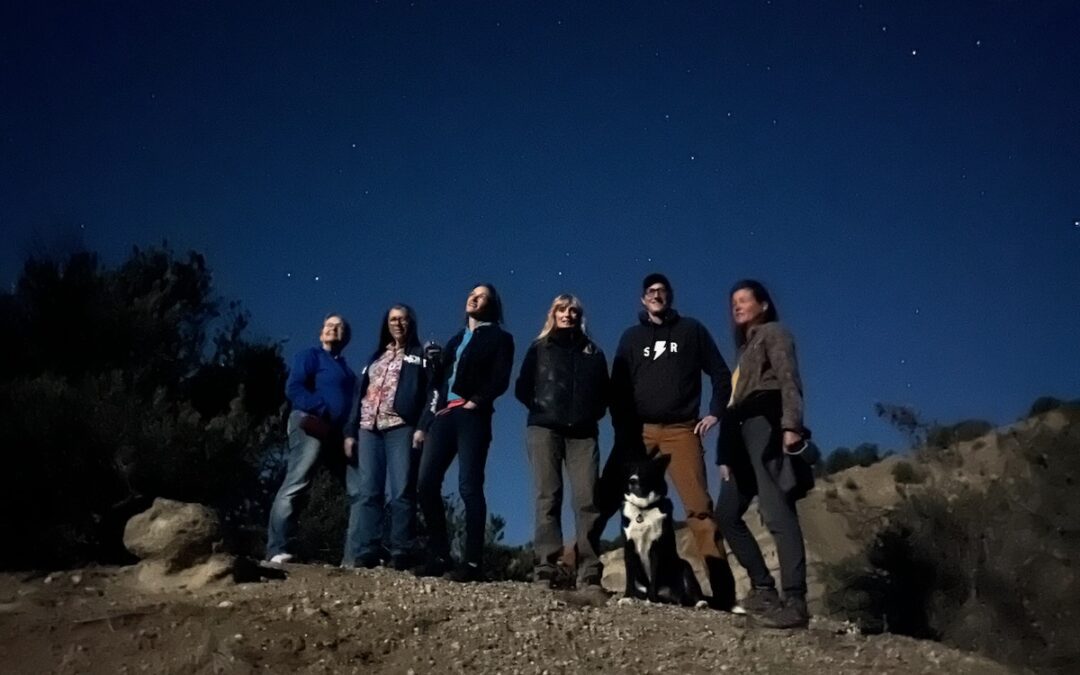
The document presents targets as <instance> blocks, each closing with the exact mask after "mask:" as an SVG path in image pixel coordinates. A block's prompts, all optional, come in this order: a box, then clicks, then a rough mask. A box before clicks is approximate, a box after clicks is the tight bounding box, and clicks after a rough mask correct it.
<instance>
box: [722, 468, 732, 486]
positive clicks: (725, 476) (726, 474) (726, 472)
mask: <svg viewBox="0 0 1080 675" xmlns="http://www.w3.org/2000/svg"><path fill="white" fill-rule="evenodd" d="M720 480H721V482H724V483H730V482H731V467H730V466H728V465H727V464H721V465H720Z"/></svg>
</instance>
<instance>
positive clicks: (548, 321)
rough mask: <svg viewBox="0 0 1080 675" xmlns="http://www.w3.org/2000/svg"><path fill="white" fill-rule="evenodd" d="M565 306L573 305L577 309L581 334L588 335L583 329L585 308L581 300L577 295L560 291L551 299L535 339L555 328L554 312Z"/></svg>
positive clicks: (539, 338)
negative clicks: (541, 326) (542, 325)
mask: <svg viewBox="0 0 1080 675" xmlns="http://www.w3.org/2000/svg"><path fill="white" fill-rule="evenodd" d="M567 307H574V308H576V309H577V311H578V316H579V317H580V321H579V323H578V327H579V328H581V333H582V334H583V335H586V336H587V335H588V332H586V330H585V308H584V307H582V305H581V300H578V299H577V296H574V295H570V294H569V293H560V294H559V295H556V296H555V299H554V300H552V301H551V309H549V310H548V312H547V318H545V319H544V327H543V328H542V329H541V330H540V334H539V335H537V336H536V339H537V340H543V339H544V338H546V337H547V336H548V335H550V334H551V331H553V330H555V312H556V311H557V310H560V309H566V308H567Z"/></svg>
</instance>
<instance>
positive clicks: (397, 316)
mask: <svg viewBox="0 0 1080 675" xmlns="http://www.w3.org/2000/svg"><path fill="white" fill-rule="evenodd" d="M429 375H430V366H429V363H428V359H427V357H426V356H425V355H424V352H423V349H422V348H421V346H420V340H419V339H418V338H417V327H416V315H415V313H414V312H413V310H412V308H411V307H409V306H408V305H394V306H393V307H391V308H390V309H389V310H388V311H387V312H386V315H385V317H384V318H383V321H382V324H381V327H380V331H379V341H378V343H377V345H376V347H375V351H374V353H373V354H372V355H371V359H370V361H369V363H368V365H367V367H366V368H365V369H364V371H363V373H362V374H361V378H360V386H359V387H358V388H357V395H356V401H355V403H354V405H353V409H352V414H351V415H350V418H349V423H348V425H347V426H346V429H345V432H346V435H345V456H346V458H347V465H346V470H345V485H346V489H347V491H348V494H349V527H348V531H347V533H346V537H345V555H344V558H343V560H342V565H343V566H346V567H356V566H360V567H374V566H376V565H378V564H379V563H380V562H381V560H382V553H383V551H384V550H387V549H388V550H389V551H390V561H391V564H392V565H393V566H394V567H395V568H397V569H407V568H408V567H409V565H410V563H411V556H412V553H413V548H414V539H415V529H416V528H415V525H416V467H417V463H418V461H419V452H420V451H419V448H420V445H421V444H422V443H423V441H424V432H423V431H421V430H420V429H418V428H417V425H418V423H419V421H420V415H421V413H422V412H423V409H424V403H425V401H426V399H427V394H428V389H429V381H430V377H429ZM387 479H389V494H387V492H386V489H385V488H386V485H387ZM388 497H389V502H390V540H389V541H388V542H385V545H384V542H383V541H382V533H383V515H384V513H385V512H386V501H387V498H388Z"/></svg>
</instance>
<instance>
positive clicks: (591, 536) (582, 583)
mask: <svg viewBox="0 0 1080 675" xmlns="http://www.w3.org/2000/svg"><path fill="white" fill-rule="evenodd" d="M514 393H515V395H516V396H517V399H518V400H519V401H521V402H522V403H523V404H525V407H526V408H528V409H529V419H528V427H527V430H526V447H527V449H528V453H529V462H530V464H531V465H532V470H533V482H534V485H535V488H536V530H535V536H534V538H533V548H534V550H535V555H536V562H535V567H534V570H533V578H534V580H535V581H536V583H538V584H544V585H546V586H550V585H551V582H552V581H553V580H554V577H555V569H556V564H557V563H558V560H559V557H560V555H561V553H562V547H563V532H562V522H561V520H562V519H561V514H562V493H563V479H562V467H563V464H565V465H566V470H567V473H568V474H569V476H570V488H571V496H572V501H573V507H574V513H575V516H576V518H575V519H576V523H575V528H576V532H575V535H576V546H577V562H578V570H577V573H578V574H577V577H578V588H582V589H593V590H596V589H600V577H601V567H600V558H599V555H598V552H597V548H598V546H599V541H600V527H601V526H602V523H601V521H600V511H599V509H598V508H597V505H596V501H595V494H594V493H595V490H596V482H597V477H598V472H599V467H600V450H599V445H598V444H597V432H598V430H597V422H598V421H599V420H600V418H602V417H603V416H604V412H605V411H606V409H607V404H608V371H607V360H606V359H605V358H604V353H603V352H602V351H601V350H600V348H599V347H597V346H596V344H595V343H594V342H593V341H592V340H590V339H589V336H588V334H587V333H586V332H585V310H584V309H583V308H582V306H581V301H580V300H578V299H577V298H576V297H574V296H573V295H566V294H563V295H559V296H557V297H556V298H555V300H554V301H553V302H552V303H551V308H550V309H549V310H548V313H547V317H546V319H545V321H544V327H543V329H542V330H541V331H540V335H538V336H537V338H536V340H534V341H533V343H532V344H531V345H530V346H529V350H528V352H526V354H525V361H524V362H523V363H522V365H521V374H520V375H519V376H518V379H517V384H516V385H515V387H514Z"/></svg>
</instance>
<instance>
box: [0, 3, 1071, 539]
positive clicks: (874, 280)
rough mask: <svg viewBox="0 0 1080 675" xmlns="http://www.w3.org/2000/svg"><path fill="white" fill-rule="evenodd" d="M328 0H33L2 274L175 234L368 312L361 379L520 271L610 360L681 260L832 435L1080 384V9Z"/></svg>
mask: <svg viewBox="0 0 1080 675" xmlns="http://www.w3.org/2000/svg"><path fill="white" fill-rule="evenodd" d="M310 4H311V7H308V6H306V5H304V4H298V3H275V2H262V1H260V2H244V3H241V2H181V3H147V2H107V3H91V2H86V3H73V2H64V3H58V2H45V1H38V2H25V3H5V6H4V8H3V9H0V228H2V230H3V231H4V232H5V235H4V239H5V240H6V241H7V242H8V243H7V244H6V245H5V246H4V247H3V249H2V255H0V280H3V282H4V283H10V282H11V281H13V280H14V279H15V277H16V275H17V273H18V270H19V268H20V265H21V260H22V258H23V256H24V255H25V254H26V253H27V252H28V251H30V250H32V249H33V248H34V247H35V246H37V245H38V242H46V243H49V242H55V241H58V240H59V241H61V242H62V241H65V240H67V239H69V238H70V237H71V236H72V233H73V232H74V233H77V234H79V235H81V236H82V237H83V239H84V240H85V243H86V245H87V246H88V247H90V248H92V249H95V250H98V251H100V252H101V253H102V254H103V256H104V258H105V260H106V261H107V262H110V263H115V262H118V261H120V260H122V259H123V258H124V257H125V255H126V254H127V252H128V251H129V250H130V247H131V246H132V245H149V244H154V243H159V242H161V241H162V240H163V239H167V240H168V241H169V243H170V244H171V245H172V246H173V247H174V248H175V249H178V250H185V249H188V248H194V249H197V250H200V251H203V252H205V253H206V254H207V256H208V258H209V262H210V264H211V265H212V267H213V268H214V270H215V279H216V283H217V287H218V289H219V291H220V292H221V293H223V294H225V295H227V296H232V297H236V298H239V299H241V300H242V301H243V302H244V303H245V305H246V306H247V307H248V308H249V309H250V310H251V312H252V314H253V317H254V328H255V331H256V333H258V334H259V335H262V336H265V337H268V338H272V339H275V340H288V341H287V342H286V343H285V352H286V355H287V356H289V357H291V355H292V354H293V353H294V352H295V351H297V350H298V349H300V348H302V347H304V346H306V345H308V344H311V343H313V342H314V339H315V335H316V330H317V327H318V323H319V321H320V320H321V318H322V316H323V314H324V313H325V312H326V311H327V310H328V309H331V308H333V309H339V310H341V311H343V312H345V313H346V314H347V315H348V317H349V318H350V319H351V320H352V322H353V324H354V328H355V333H356V335H357V342H356V343H355V346H354V348H352V349H351V350H350V352H348V353H349V355H351V357H352V359H353V361H354V362H356V361H359V360H360V357H361V354H366V353H367V352H368V351H369V350H370V348H371V345H370V342H371V341H372V340H373V339H374V336H375V330H376V325H375V324H376V320H377V318H378V317H379V315H380V314H381V312H382V311H383V310H384V309H385V307H386V306H387V305H388V304H389V303H391V302H393V301H397V300H401V301H405V302H408V303H410V304H412V305H413V306H414V307H416V309H417V310H418V312H419V316H420V322H421V332H422V335H423V337H425V338H426V337H435V336H437V337H438V338H439V339H440V340H445V339H446V338H447V337H448V336H449V335H450V334H451V333H452V332H453V331H454V330H455V329H456V328H457V327H458V325H459V323H460V318H461V314H462V308H463V303H464V299H465V295H466V293H467V292H468V290H469V288H470V287H471V285H472V284H473V283H474V282H475V281H478V280H490V281H492V282H494V283H495V284H496V285H497V286H498V287H499V289H500V291H501V292H502V294H503V296H504V299H505V302H506V306H507V314H508V328H509V330H510V331H511V332H513V333H514V334H515V336H516V337H517V342H518V352H519V357H518V360H519V362H520V356H521V354H523V353H524V349H525V347H526V345H527V343H528V340H529V339H530V338H531V336H533V335H535V333H536V332H537V331H538V330H539V327H540V324H541V321H542V319H543V313H544V311H545V310H546V308H547V306H548V304H549V302H550V300H551V298H552V297H553V296H554V295H555V294H556V293H558V292H562V291H570V292H574V293H576V294H578V295H579V296H580V297H582V299H583V300H584V302H585V304H586V310H587V313H588V319H589V322H590V325H591V327H592V329H593V333H594V336H595V337H596V338H597V340H598V341H599V342H600V343H601V345H602V346H603V347H604V348H605V349H606V350H607V351H608V353H609V354H610V353H611V352H613V351H614V348H615V344H616V342H617V340H618V336H619V334H620V333H621V331H622V329H623V328H625V327H626V326H627V325H629V324H630V323H631V322H632V321H634V316H635V313H636V311H637V309H638V308H639V305H638V296H639V294H640V288H641V287H640V279H641V277H642V276H643V275H644V274H645V273H647V272H651V271H654V270H660V271H664V272H666V273H667V274H668V275H669V276H670V277H671V279H672V282H673V284H674V285H675V287H676V291H677V295H678V297H677V303H676V304H677V306H678V307H679V308H680V309H681V310H682V311H683V312H685V313H687V314H691V315H694V316H696V317H698V318H700V319H701V320H703V321H704V322H705V323H706V324H707V325H708V326H709V327H710V328H711V329H712V331H713V333H714V335H715V337H716V339H717V341H718V343H719V344H720V347H721V351H723V352H724V354H725V356H726V357H727V358H728V359H729V360H731V358H732V357H733V349H732V344H731V339H730V336H729V328H728V320H727V312H726V306H727V298H726V292H727V290H728V287H729V286H730V284H731V283H732V282H733V281H734V280H735V279H737V278H739V277H744V276H752V277H757V278H760V279H762V280H763V281H765V283H766V284H767V285H769V286H770V288H771V289H772V291H773V293H774V295H775V297H776V301H777V304H778V306H779V308H780V312H781V316H782V317H783V319H784V320H785V321H786V322H787V323H788V324H789V325H790V327H791V328H792V330H793V331H794V333H795V335H796V338H797V341H798V345H799V354H800V357H801V359H802V367H803V375H804V379H805V382H806V393H807V401H808V410H807V412H808V419H807V421H808V424H809V425H810V426H811V427H812V428H813V429H814V431H815V434H816V436H817V438H818V439H819V440H820V442H821V444H822V445H823V446H825V447H827V448H831V447H834V446H837V445H854V444H856V443H858V442H860V441H863V440H868V441H877V442H880V443H882V444H883V445H885V446H888V447H897V446H899V445H901V443H902V441H901V439H900V438H899V436H898V435H897V434H896V433H895V432H893V431H892V430H891V429H889V428H888V427H887V426H886V425H885V424H884V423H882V422H881V421H879V420H877V419H876V418H874V416H873V411H872V405H873V403H874V402H875V401H888V402H897V403H906V404H911V405H914V406H915V407H917V408H918V409H919V410H921V411H922V412H923V413H924V414H925V415H926V416H927V417H929V418H937V419H940V420H943V421H951V420H956V419H959V418H964V417H982V418H987V419H990V420H991V421H993V422H995V423H1006V422H1010V421H1012V420H1014V419H1015V418H1016V417H1017V416H1019V415H1020V414H1021V413H1022V412H1023V411H1024V410H1026V408H1027V406H1028V405H1029V404H1030V403H1031V402H1032V400H1034V399H1035V398H1036V397H1037V396H1039V395H1041V394H1053V395H1058V396H1067V397H1075V396H1077V395H1078V394H1080V313H1078V312H1077V299H1078V298H1080V271H1078V264H1080V76H1078V73H1080V40H1078V39H1077V36H1080V5H1078V4H1077V3H1075V2H1072V1H1071V0H1062V1H1060V2H1019V1H1005V0H997V1H987V2H950V3H942V2H937V1H926V2H873V1H870V0H864V1H863V2H857V1H845V2H801V1H796V0H772V1H771V2H769V1H766V0H762V1H759V2H705V3H680V2H618V3H599V2H596V3H593V2H587V3H586V2H575V3H568V2H543V3H539V2H537V3H527V2H498V3H452V2H441V3H433V2H415V3H408V2H377V3H372V2H350V3H310ZM515 375H516V372H515ZM497 408H498V412H497V414H496V428H495V441H494V443H493V446H492V452H491V459H490V461H489V496H490V506H491V509H492V510H493V511H494V512H497V513H501V514H503V515H504V516H506V517H507V519H508V520H509V521H510V527H509V539H510V540H511V541H515V542H518V541H522V540H525V539H527V538H529V537H530V536H531V497H530V489H531V488H530V482H529V480H530V479H529V475H528V468H527V464H526V462H525V459H524V457H525V455H524V449H523V447H522V446H523V436H524V411H523V410H522V409H521V407H520V406H519V405H518V404H517V402H516V401H513V400H512V399H511V398H510V397H509V396H507V397H505V398H504V399H503V400H502V401H501V402H500V403H499V404H498V406H497ZM605 437H606V432H605ZM708 446H709V447H710V456H711V446H712V439H711V438H710V439H709V441H708ZM605 451H606V448H605ZM711 470H712V469H711V461H710V471H711ZM448 485H449V486H451V487H454V486H455V484H454V483H453V482H449V483H448Z"/></svg>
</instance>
